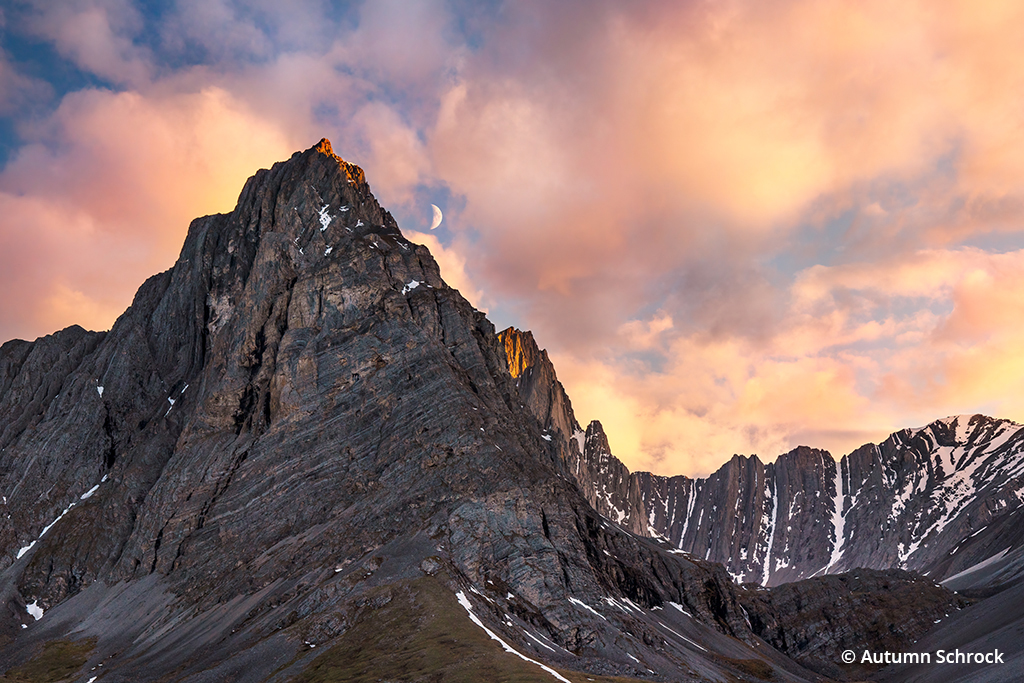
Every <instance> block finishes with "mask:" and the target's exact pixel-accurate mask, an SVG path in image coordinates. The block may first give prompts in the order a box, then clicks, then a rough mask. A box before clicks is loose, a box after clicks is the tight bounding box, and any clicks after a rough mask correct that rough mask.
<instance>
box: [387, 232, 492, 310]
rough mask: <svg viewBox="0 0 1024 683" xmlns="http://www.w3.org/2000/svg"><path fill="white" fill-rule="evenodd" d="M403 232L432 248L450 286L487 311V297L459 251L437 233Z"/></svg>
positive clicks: (443, 276) (442, 274)
mask: <svg viewBox="0 0 1024 683" xmlns="http://www.w3.org/2000/svg"><path fill="white" fill-rule="evenodd" d="M403 233H404V234H405V236H406V238H408V239H409V240H410V241H412V242H415V243H417V244H422V245H423V246H425V247H426V248H427V249H429V250H430V254H431V255H432V256H433V257H434V260H435V261H437V265H438V267H439V268H440V269H441V277H442V278H443V279H444V281H445V282H446V283H448V286H450V287H454V288H455V289H457V290H459V293H460V294H462V296H464V297H466V300H467V301H469V303H471V304H473V306H474V307H476V308H477V309H478V310H481V311H483V312H484V313H486V312H487V308H486V301H487V297H486V295H485V294H484V293H483V292H482V291H481V290H480V289H479V288H477V286H476V285H474V284H473V282H472V280H470V278H469V275H467V274H466V259H465V258H463V257H462V256H460V255H459V253H458V251H456V250H455V249H452V248H445V247H444V246H443V245H442V244H441V242H440V240H438V239H437V236H436V235H431V234H429V233H423V232H417V231H415V230H404V231H403Z"/></svg>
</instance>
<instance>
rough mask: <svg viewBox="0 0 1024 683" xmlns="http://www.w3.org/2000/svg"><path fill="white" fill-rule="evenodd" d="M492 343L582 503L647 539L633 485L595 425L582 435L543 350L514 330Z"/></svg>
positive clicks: (640, 503) (530, 336)
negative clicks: (496, 344) (583, 498)
mask: <svg viewBox="0 0 1024 683" xmlns="http://www.w3.org/2000/svg"><path fill="white" fill-rule="evenodd" d="M498 338H499V339H500V340H501V342H502V344H503V346H504V347H505V357H506V359H507V362H508V368H509V373H510V374H511V375H512V377H513V378H515V381H516V389H517V390H518V391H519V396H520V397H521V399H522V401H523V405H524V406H525V407H526V408H527V409H528V410H529V411H530V412H531V413H532V414H533V415H534V416H535V417H536V418H537V419H538V420H540V422H541V424H543V425H544V430H545V434H544V438H547V439H551V440H553V441H555V443H556V446H557V448H558V451H559V454H560V457H561V460H562V462H563V463H564V467H565V470H566V471H567V472H568V474H569V475H570V476H572V478H573V479H575V481H576V483H577V484H578V485H579V487H580V490H581V491H582V492H583V495H584V496H586V498H587V501H588V502H589V503H590V504H591V505H593V506H594V508H595V509H596V510H597V511H598V512H599V513H601V514H602V515H604V516H605V517H607V518H608V519H610V520H612V521H613V522H615V523H616V524H618V525H620V526H621V527H623V528H624V529H628V530H629V531H631V532H633V533H635V534H640V535H648V528H647V523H646V519H647V515H646V513H645V511H644V503H643V500H642V498H641V496H640V489H639V488H638V486H637V482H636V480H635V479H634V478H632V477H631V476H630V472H629V469H628V468H627V467H626V466H625V465H624V464H623V463H622V461H620V460H619V459H618V458H616V457H615V456H614V455H612V451H611V447H610V446H609V445H608V437H607V435H606V434H605V433H604V429H603V428H602V427H601V423H600V422H598V421H596V420H595V421H593V422H591V423H590V424H589V425H588V426H587V429H586V431H583V429H582V428H581V427H580V425H579V423H578V422H577V421H576V416H575V415H574V414H573V410H572V403H571V402H570V401H569V397H568V396H567V395H566V393H565V388H564V387H563V386H562V383H561V382H559V381H558V377H557V376H556V375H555V368H554V366H553V365H552V363H551V360H550V359H549V358H548V353H547V351H544V350H542V349H541V348H540V347H538V346H537V342H536V341H535V340H534V338H533V334H531V333H530V332H523V331H521V330H517V329H515V328H514V327H510V328H508V329H506V330H503V331H501V332H499V333H498Z"/></svg>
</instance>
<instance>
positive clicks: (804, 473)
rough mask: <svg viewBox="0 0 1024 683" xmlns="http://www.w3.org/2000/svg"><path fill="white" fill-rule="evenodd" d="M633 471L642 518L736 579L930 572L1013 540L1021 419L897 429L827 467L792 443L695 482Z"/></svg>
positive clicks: (987, 554) (960, 420)
mask: <svg viewBox="0 0 1024 683" xmlns="http://www.w3.org/2000/svg"><path fill="white" fill-rule="evenodd" d="M634 476H636V477H637V478H638V479H639V481H640V492H641V495H642V497H643V500H644V503H645V505H646V507H647V509H648V510H649V511H650V515H651V517H650V525H651V526H652V527H653V528H654V529H655V530H656V531H657V532H658V533H660V534H663V535H664V536H666V537H667V538H669V540H670V541H671V542H672V543H673V544H675V545H677V546H678V547H680V548H682V549H683V550H686V551H687V552H690V553H693V554H695V555H698V556H700V557H703V558H705V559H708V560H711V561H715V562H721V563H723V564H725V565H726V567H727V568H728V569H729V572H730V573H731V574H733V576H734V577H735V578H736V579H737V580H738V581H756V582H758V583H760V584H762V585H778V584H781V583H785V582H787V581H795V580H798V579H801V578H807V577H811V576H817V575H822V574H829V573H836V572H842V571H846V570H849V569H853V568H857V567H868V568H873V569H888V568H900V569H911V570H914V571H918V572H922V573H926V574H928V575H929V576H931V577H933V578H936V579H941V578H946V577H952V576H953V575H955V574H957V573H960V572H963V571H965V570H967V569H969V568H970V567H972V566H974V565H976V564H978V563H979V562H981V561H983V560H986V559H987V558H991V557H993V556H995V555H996V554H998V553H1000V552H1002V551H1006V550H1012V549H1017V548H1020V547H1021V546H1022V545H1024V525H1021V524H1020V523H1019V519H1018V510H1019V509H1020V507H1021V505H1022V500H1024V426H1021V425H1019V424H1016V423H1014V422H1011V421H1009V420H996V419H992V418H988V417H985V416H982V415H974V416H966V415H962V416H958V417H952V418H947V419H945V420H938V421H936V422H933V423H932V424H930V425H928V426H926V427H923V428H921V429H913V430H911V429H907V430H903V431H901V432H896V433H895V434H893V435H891V436H890V437H889V438H888V439H886V440H885V441H884V442H882V443H881V444H879V445H873V444H868V445H866V446H863V447H861V448H859V449H857V450H856V451H854V452H853V453H851V454H850V455H848V456H846V457H844V458H843V459H842V460H841V461H840V462H839V463H838V465H837V463H836V462H835V460H833V459H832V457H831V456H830V455H829V454H828V453H827V452H824V451H818V450H814V449H810V448H805V447H800V448H797V449H795V450H793V451H791V452H789V453H787V454H785V455H782V456H779V458H778V459H777V460H776V461H775V462H774V463H771V464H768V465H764V464H762V463H761V462H760V460H758V459H757V457H756V456H755V457H750V458H744V457H741V456H736V457H734V458H733V459H732V460H731V461H730V462H729V463H727V464H726V465H725V466H724V467H722V468H721V469H720V470H718V471H717V472H715V473H714V474H712V475H711V476H709V477H707V478H706V479H689V478H687V477H659V476H655V475H650V474H647V473H639V474H637V475H634Z"/></svg>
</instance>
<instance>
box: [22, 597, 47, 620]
mask: <svg viewBox="0 0 1024 683" xmlns="http://www.w3.org/2000/svg"><path fill="white" fill-rule="evenodd" d="M25 611H26V612H28V613H29V614H31V615H32V618H33V619H35V620H36V621H39V620H40V619H42V618H43V608H42V607H40V606H39V601H38V600H33V601H32V604H31V605H25Z"/></svg>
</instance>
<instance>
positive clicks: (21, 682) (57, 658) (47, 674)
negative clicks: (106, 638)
mask: <svg viewBox="0 0 1024 683" xmlns="http://www.w3.org/2000/svg"><path fill="white" fill-rule="evenodd" d="M95 648H96V639H95V638H87V639H85V640H74V641H72V640H55V641H52V642H49V643H47V644H46V645H44V646H43V651H42V652H40V653H39V654H38V655H36V656H35V657H33V658H32V659H30V660H29V661H27V662H25V663H24V664H22V665H21V666H18V667H15V668H13V669H11V670H10V671H8V672H7V673H6V674H4V675H3V676H0V681H9V682H10V683H60V681H64V680H66V679H68V678H70V677H72V676H74V675H75V674H76V673H77V672H78V670H79V669H81V668H82V665H84V664H85V663H86V662H87V661H88V660H89V655H90V654H92V651H93V650H94V649H95Z"/></svg>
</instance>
